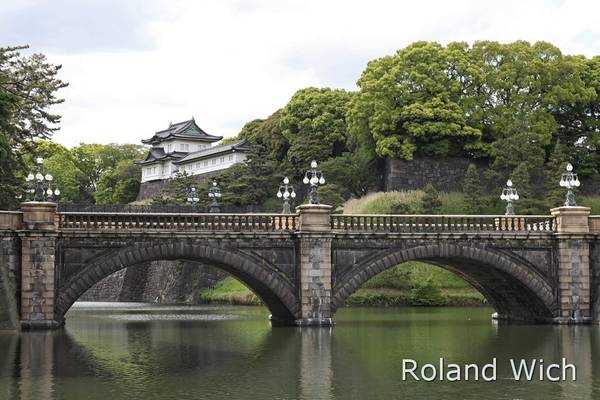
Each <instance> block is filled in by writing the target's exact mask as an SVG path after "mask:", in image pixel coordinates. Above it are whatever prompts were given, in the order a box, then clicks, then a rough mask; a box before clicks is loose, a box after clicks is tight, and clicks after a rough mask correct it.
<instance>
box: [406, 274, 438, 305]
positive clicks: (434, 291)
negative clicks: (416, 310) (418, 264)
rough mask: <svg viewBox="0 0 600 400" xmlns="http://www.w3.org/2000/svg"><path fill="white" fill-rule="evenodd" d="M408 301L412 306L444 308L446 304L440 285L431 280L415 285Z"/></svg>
mask: <svg viewBox="0 0 600 400" xmlns="http://www.w3.org/2000/svg"><path fill="white" fill-rule="evenodd" d="M410 299H411V303H412V304H414V305H418V306H445V305H446V304H447V300H446V297H444V293H443V292H442V289H441V288H440V285H439V284H437V283H436V282H434V281H433V279H427V280H426V281H425V282H423V283H417V284H416V286H415V287H413V289H412V290H411V291H410Z"/></svg>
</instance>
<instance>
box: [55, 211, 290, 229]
mask: <svg viewBox="0 0 600 400" xmlns="http://www.w3.org/2000/svg"><path fill="white" fill-rule="evenodd" d="M58 216H59V217H58V221H59V222H58V226H59V229H61V230H74V229H75V230H108V229H110V230H161V231H162V230H167V231H169V230H170V231H233V232H238V231H258V232H265V231H295V230H296V228H297V220H298V216H297V215H294V214H199V213H188V214H184V213H158V214H147V213H89V212H62V213H59V214H58Z"/></svg>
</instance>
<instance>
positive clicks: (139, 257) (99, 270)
mask: <svg viewBox="0 0 600 400" xmlns="http://www.w3.org/2000/svg"><path fill="white" fill-rule="evenodd" d="M160 260H185V261H197V262H202V263H206V264H209V265H211V266H215V267H217V268H220V269H222V270H224V271H225V272H227V273H229V274H231V275H232V276H234V277H235V278H237V279H239V280H240V281H242V282H243V283H244V284H245V285H247V286H248V287H249V288H250V289H251V290H252V291H254V293H255V294H256V295H257V296H258V297H260V299H261V300H262V301H263V302H264V303H265V305H266V306H267V308H268V309H269V311H270V312H271V318H272V321H273V322H274V323H282V324H289V323H290V322H293V321H294V320H295V319H296V318H297V314H298V313H299V301H298V298H297V294H296V290H295V287H294V285H293V283H292V282H290V281H289V278H287V277H285V276H284V275H283V274H282V273H281V272H279V271H278V270H277V269H276V268H275V266H273V265H271V264H270V263H268V262H267V261H266V260H263V259H259V258H258V257H253V256H251V255H248V254H245V253H242V252H240V251H238V250H235V249H231V248H227V247H221V246H217V245H206V244H198V243H190V242H186V241H181V240H180V241H163V242H160V243H150V244H148V245H137V246H136V247H135V248H131V247H124V248H119V249H115V250H114V251H111V252H109V253H108V254H105V255H102V256H100V257H98V258H97V259H95V260H93V261H92V262H90V264H89V265H88V266H86V267H85V268H83V269H82V270H81V271H79V272H78V273H77V274H75V275H74V276H72V277H71V278H69V280H68V281H67V282H64V283H62V284H61V285H60V289H59V292H58V296H57V300H56V308H55V310H56V311H55V315H56V319H57V321H60V322H62V321H64V317H65V314H66V313H67V311H68V310H69V308H71V306H72V305H73V303H75V301H77V299H79V298H80V297H81V296H82V295H83V294H84V293H85V292H86V291H87V290H88V289H89V288H91V287H92V286H93V285H94V284H96V283H98V282H99V281H101V280H102V279H103V278H105V277H107V276H109V275H111V274H113V273H115V272H117V271H119V270H121V269H123V268H127V267H130V266H134V265H138V264H142V263H146V262H151V261H160Z"/></svg>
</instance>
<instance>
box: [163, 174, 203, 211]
mask: <svg viewBox="0 0 600 400" xmlns="http://www.w3.org/2000/svg"><path fill="white" fill-rule="evenodd" d="M192 187H195V188H196V190H197V191H198V195H199V196H198V197H199V199H200V203H199V205H201V206H206V205H207V203H208V201H207V200H206V198H205V197H207V196H205V195H203V194H208V184H207V183H201V184H199V183H198V180H197V178H194V177H193V176H191V175H188V174H187V173H186V172H185V171H183V172H181V171H177V172H176V173H175V176H174V177H173V179H171V180H170V181H169V182H168V183H167V185H166V186H165V187H163V188H162V190H161V191H160V193H159V194H158V196H156V197H154V198H153V199H152V204H164V205H166V204H179V205H185V204H188V203H187V197H188V193H189V191H190V188H192Z"/></svg>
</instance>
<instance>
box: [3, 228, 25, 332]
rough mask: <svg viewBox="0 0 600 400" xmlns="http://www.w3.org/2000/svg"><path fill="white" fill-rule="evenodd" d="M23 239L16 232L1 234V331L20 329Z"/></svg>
mask: <svg viewBox="0 0 600 400" xmlns="http://www.w3.org/2000/svg"><path fill="white" fill-rule="evenodd" d="M20 287H21V241H20V239H19V237H18V236H17V235H15V234H12V233H8V234H4V235H2V236H0V331H2V330H17V329H19V311H18V310H19V306H20V304H18V301H19V300H18V299H20V291H19V290H18V288H20Z"/></svg>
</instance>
